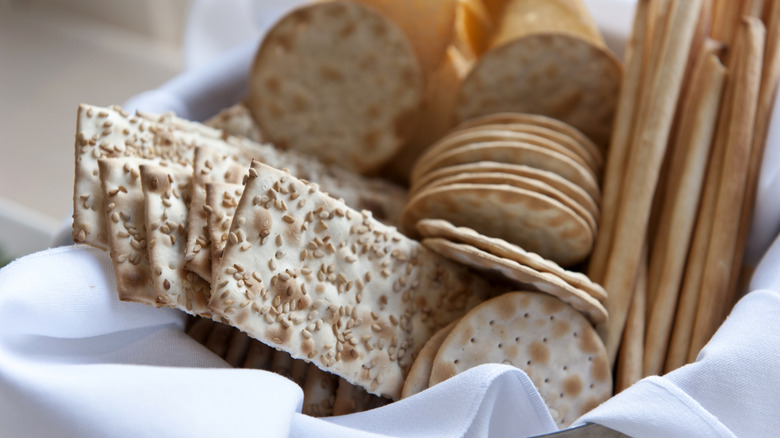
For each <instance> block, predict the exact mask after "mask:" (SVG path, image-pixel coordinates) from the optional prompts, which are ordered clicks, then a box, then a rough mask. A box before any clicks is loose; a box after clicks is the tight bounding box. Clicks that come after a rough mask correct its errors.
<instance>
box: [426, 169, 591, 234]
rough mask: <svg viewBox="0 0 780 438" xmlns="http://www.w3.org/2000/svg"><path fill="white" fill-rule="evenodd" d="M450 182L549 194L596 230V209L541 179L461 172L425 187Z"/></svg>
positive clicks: (491, 173) (449, 183)
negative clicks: (591, 209) (582, 203)
mask: <svg viewBox="0 0 780 438" xmlns="http://www.w3.org/2000/svg"><path fill="white" fill-rule="evenodd" d="M451 184H488V185H491V184H495V185H507V186H511V187H517V188H520V189H525V190H529V191H534V192H537V193H539V194H542V195H545V196H549V197H550V198H552V199H555V200H556V201H558V202H560V203H561V204H563V205H565V206H566V207H568V208H570V209H571V210H572V211H574V212H575V213H576V214H577V215H578V216H579V217H581V218H582V219H583V220H585V222H587V223H588V227H590V229H591V231H592V232H593V234H594V235H595V234H596V232H597V225H596V221H597V220H598V216H595V215H598V211H588V210H587V209H586V208H585V207H584V206H583V205H580V204H578V203H577V202H576V201H574V200H573V199H572V198H570V197H569V196H567V195H566V194H565V193H563V192H562V191H560V190H558V188H556V187H554V186H551V185H549V184H547V183H545V182H543V181H539V180H536V179H533V178H527V177H523V176H517V175H512V174H504V173H499V172H484V173H461V174H460V175H456V176H449V177H446V178H441V179H438V180H435V181H433V182H432V183H430V184H429V185H428V186H427V187H426V189H432V188H435V187H441V186H447V185H451Z"/></svg>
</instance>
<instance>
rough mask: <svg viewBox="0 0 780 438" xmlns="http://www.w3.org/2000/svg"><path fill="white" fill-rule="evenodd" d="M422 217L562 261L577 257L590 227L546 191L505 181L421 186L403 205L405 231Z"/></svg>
mask: <svg viewBox="0 0 780 438" xmlns="http://www.w3.org/2000/svg"><path fill="white" fill-rule="evenodd" d="M421 219H444V220H447V221H449V222H451V223H453V224H455V225H457V226H464V227H468V228H472V229H474V230H476V231H478V232H480V233H482V234H485V235H488V236H491V237H497V238H500V239H503V240H506V241H508V242H510V243H513V244H515V245H518V246H520V247H522V248H523V249H525V250H527V251H530V252H534V253H537V254H539V255H541V256H542V257H544V258H546V259H550V260H553V261H555V262H556V263H558V264H560V265H562V266H572V265H575V264H577V263H579V262H581V261H582V260H583V259H585V257H587V255H588V254H589V253H590V250H591V248H592V246H593V231H592V230H591V229H590V227H589V226H588V224H587V222H585V220H583V219H582V218H581V217H579V216H578V215H577V213H575V212H574V211H572V210H571V209H570V208H568V207H566V206H565V205H563V204H561V203H560V202H558V201H556V200H555V199H552V198H550V197H548V196H545V195H541V194H539V193H536V192H533V191H529V190H525V189H520V188H516V187H509V186H495V185H487V184H452V185H449V186H442V187H435V188H432V189H429V190H423V191H421V192H420V193H418V194H417V195H415V196H414V198H412V200H411V201H409V203H408V204H407V206H406V208H405V209H404V215H403V223H404V230H406V232H407V233H409V234H410V235H412V236H417V235H418V234H417V231H416V230H415V228H414V227H415V225H416V224H417V222H418V221H420V220H421Z"/></svg>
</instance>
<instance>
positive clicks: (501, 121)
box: [454, 112, 605, 166]
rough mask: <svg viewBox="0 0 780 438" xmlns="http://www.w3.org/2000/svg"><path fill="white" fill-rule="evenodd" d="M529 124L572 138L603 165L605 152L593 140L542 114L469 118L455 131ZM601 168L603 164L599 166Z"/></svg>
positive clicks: (500, 114) (575, 129)
mask: <svg viewBox="0 0 780 438" xmlns="http://www.w3.org/2000/svg"><path fill="white" fill-rule="evenodd" d="M518 123H520V124H528V125H533V126H538V127H540V128H547V129H550V130H552V131H556V132H560V133H561V134H563V135H565V136H567V137H570V138H572V139H573V140H574V141H576V142H577V143H578V144H580V145H581V146H582V147H584V148H585V149H586V150H587V151H588V155H590V156H591V157H593V159H594V160H596V162H597V163H603V161H604V155H605V154H604V152H603V151H602V150H601V149H600V148H599V147H598V146H596V144H595V143H593V140H591V139H589V138H588V137H587V136H586V135H585V134H583V133H582V132H581V131H580V130H578V129H577V128H575V127H573V126H571V125H569V124H567V123H565V122H562V121H560V120H558V119H554V118H552V117H547V116H543V115H541V114H528V113H512V112H500V113H492V114H486V115H484V116H477V117H472V118H469V119H468V120H465V121H463V122H461V123H460V124H459V125H458V126H456V127H455V129H454V130H455V131H458V130H462V129H468V128H472V127H477V126H484V125H514V124H518ZM599 166H601V164H599Z"/></svg>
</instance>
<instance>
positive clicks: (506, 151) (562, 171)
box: [412, 141, 599, 197]
mask: <svg viewBox="0 0 780 438" xmlns="http://www.w3.org/2000/svg"><path fill="white" fill-rule="evenodd" d="M480 161H495V162H500V163H508V164H522V165H526V166H531V167H536V168H538V169H542V170H547V171H550V172H555V173H557V174H558V175H560V176H562V177H564V178H566V179H568V180H569V181H571V182H572V183H574V184H576V185H578V186H580V187H582V188H583V189H584V190H585V191H587V192H588V193H589V194H590V195H591V196H593V197H596V196H598V195H597V193H598V191H599V189H598V187H599V185H598V182H597V180H596V178H595V176H594V175H593V173H592V172H591V171H589V170H588V169H587V168H586V167H584V166H582V165H581V164H579V163H577V162H576V161H574V160H572V159H571V158H569V157H567V156H565V155H563V154H560V153H558V152H555V151H552V150H549V149H545V148H542V147H539V146H536V145H533V144H530V143H521V142H509V141H489V142H481V143H474V144H470V145H468V146H460V147H457V148H455V149H452V150H449V151H447V152H445V153H443V154H441V155H438V156H436V157H433V158H432V159H431V160H430V161H424V162H422V161H421V162H418V164H417V165H416V166H415V170H414V171H413V173H412V175H413V180H414V178H415V176H414V175H415V173H416V174H417V175H422V174H424V173H427V172H433V171H435V170H437V169H440V168H443V167H448V166H455V165H458V164H466V163H476V162H480Z"/></svg>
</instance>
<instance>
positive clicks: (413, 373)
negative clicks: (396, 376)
mask: <svg viewBox="0 0 780 438" xmlns="http://www.w3.org/2000/svg"><path fill="white" fill-rule="evenodd" d="M457 322H458V321H452V322H451V323H449V324H448V325H447V326H446V327H443V328H442V329H441V330H439V331H438V332H436V334H435V335H433V336H431V339H428V342H426V343H425V345H423V348H421V349H420V353H419V354H417V358H416V359H414V363H413V364H412V368H411V369H409V375H407V376H406V381H405V382H404V389H403V391H401V398H402V399H404V398H407V397H411V396H413V395H415V394H417V393H418V392H423V391H425V390H426V389H428V381H429V380H431V369H432V368H433V359H434V358H435V357H436V353H437V352H438V351H439V347H441V344H442V343H444V339H445V338H446V337H447V335H449V334H450V332H451V331H452V329H453V328H454V327H455V324H456V323H457Z"/></svg>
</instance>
